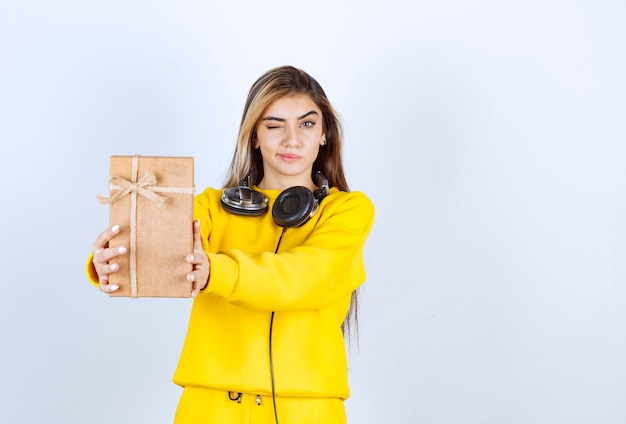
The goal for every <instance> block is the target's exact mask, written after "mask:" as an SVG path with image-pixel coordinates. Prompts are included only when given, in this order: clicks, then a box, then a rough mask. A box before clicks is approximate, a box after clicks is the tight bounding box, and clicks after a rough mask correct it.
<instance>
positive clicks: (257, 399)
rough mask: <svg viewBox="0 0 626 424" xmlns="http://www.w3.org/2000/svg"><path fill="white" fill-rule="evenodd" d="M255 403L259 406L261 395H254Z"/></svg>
mask: <svg viewBox="0 0 626 424" xmlns="http://www.w3.org/2000/svg"><path fill="white" fill-rule="evenodd" d="M256 405H257V406H261V395H256Z"/></svg>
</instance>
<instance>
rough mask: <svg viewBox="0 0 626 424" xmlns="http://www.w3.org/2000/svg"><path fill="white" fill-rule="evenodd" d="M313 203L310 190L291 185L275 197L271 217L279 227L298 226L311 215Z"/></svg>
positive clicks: (313, 199) (313, 208) (313, 198)
mask: <svg viewBox="0 0 626 424" xmlns="http://www.w3.org/2000/svg"><path fill="white" fill-rule="evenodd" d="M315 204H316V201H315V197H314V196H313V193H311V190H309V189H308V188H306V187H302V186H296V187H291V188H288V189H287V190H285V191H283V192H282V193H280V194H279V195H278V197H277V198H276V201H275V202H274V206H273V207H272V217H273V218H274V222H275V223H276V225H278V226H279V227H283V228H291V227H299V226H301V225H303V224H304V223H305V222H306V221H307V220H308V219H309V218H310V217H311V214H312V212H313V211H314V210H315Z"/></svg>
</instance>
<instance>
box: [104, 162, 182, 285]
mask: <svg viewBox="0 0 626 424" xmlns="http://www.w3.org/2000/svg"><path fill="white" fill-rule="evenodd" d="M109 191H110V197H109V198H108V199H107V198H103V197H102V196H98V200H99V201H100V202H101V203H105V204H106V203H108V204H109V205H110V223H111V225H115V224H119V226H120V232H119V234H118V235H116V236H115V237H114V238H113V239H112V240H111V241H110V242H109V246H110V247H116V246H125V247H126V248H127V249H128V250H129V251H128V254H126V255H122V256H118V257H117V258H115V262H117V263H118V264H119V266H120V269H119V271H117V272H115V273H112V274H111V275H110V276H109V283H110V284H117V285H118V286H119V287H120V288H119V289H118V290H117V291H115V292H113V293H111V296H118V297H119V296H121V297H190V296H191V282H189V281H187V278H186V277H187V274H188V273H189V272H190V271H191V269H192V266H191V265H190V264H189V263H187V261H186V260H185V257H186V256H187V254H189V253H191V252H192V251H193V227H192V222H193V204H194V169H193V158H192V157H155V156H111V180H110V183H109Z"/></svg>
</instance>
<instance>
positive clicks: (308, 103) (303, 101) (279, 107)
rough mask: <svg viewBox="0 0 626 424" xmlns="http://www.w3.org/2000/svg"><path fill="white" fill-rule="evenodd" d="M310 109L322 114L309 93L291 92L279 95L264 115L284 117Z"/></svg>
mask: <svg viewBox="0 0 626 424" xmlns="http://www.w3.org/2000/svg"><path fill="white" fill-rule="evenodd" d="M310 111H315V112H317V113H318V114H319V115H320V116H321V114H322V112H321V110H320V108H319V107H318V106H317V105H316V104H315V102H314V101H313V99H311V97H309V96H308V95H307V94H301V93H298V94H289V95H287V96H283V97H279V98H278V99H276V100H274V101H273V102H272V103H270V104H269V105H268V106H267V107H266V108H265V110H264V111H263V116H267V115H272V116H277V117H282V118H289V117H298V116H302V115H303V114H305V113H308V112H310Z"/></svg>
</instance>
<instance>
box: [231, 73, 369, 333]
mask: <svg viewBox="0 0 626 424" xmlns="http://www.w3.org/2000/svg"><path fill="white" fill-rule="evenodd" d="M293 94H305V95H307V96H309V97H310V98H311V100H313V102H314V103H315V104H316V105H317V107H319V108H320V110H321V112H322V118H323V119H322V125H323V131H324V133H325V135H326V144H325V145H323V146H321V147H320V151H319V154H318V156H317V159H316V160H315V162H314V163H313V170H312V172H314V173H315V172H317V171H321V172H322V173H323V174H324V176H326V178H327V179H328V184H329V186H330V187H337V188H338V189H339V190H341V191H349V188H348V183H347V181H346V177H345V175H344V171H343V160H342V149H343V127H342V125H341V121H340V119H339V117H338V115H337V112H336V111H335V110H334V108H333V107H332V105H331V104H330V101H329V100H328V98H327V97H326V93H325V92H324V90H323V89H322V86H321V85H320V84H319V83H318V82H317V81H316V80H315V79H314V78H313V77H311V76H310V75H309V74H307V73H306V72H304V71H303V70H301V69H298V68H294V67H293V66H280V67H277V68H273V69H270V70H269V71H267V72H266V73H265V74H263V75H262V76H261V77H260V78H259V79H258V80H256V82H255V83H254V84H252V87H251V88H250V92H249V93H248V98H247V99H246V104H245V106H244V109H243V114H242V117H241V123H240V125H239V135H238V137H237V146H236V148H235V152H234V154H233V157H232V160H231V163H230V167H229V170H228V174H227V177H226V180H225V181H224V188H228V187H235V186H238V185H240V184H242V183H243V182H244V181H245V180H247V179H249V180H248V181H249V183H250V185H255V184H259V182H260V181H261V180H262V179H263V175H264V173H263V160H262V157H261V152H260V150H258V149H255V148H254V139H255V137H256V128H257V126H258V123H259V120H260V119H261V116H262V114H263V111H264V110H265V109H266V108H267V107H268V106H269V105H270V104H271V103H272V102H273V101H275V100H277V99H279V98H281V97H284V96H288V95H293ZM311 178H312V179H313V175H311ZM313 180H314V179H313ZM357 312H358V296H357V291H356V290H355V291H354V292H352V297H351V300H350V309H349V311H348V314H347V316H346V319H345V320H344V322H343V324H342V327H341V328H342V330H343V331H344V334H346V333H347V334H348V335H350V334H351V332H352V330H354V331H355V332H358V327H357V323H358V317H357V315H358V314H357Z"/></svg>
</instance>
